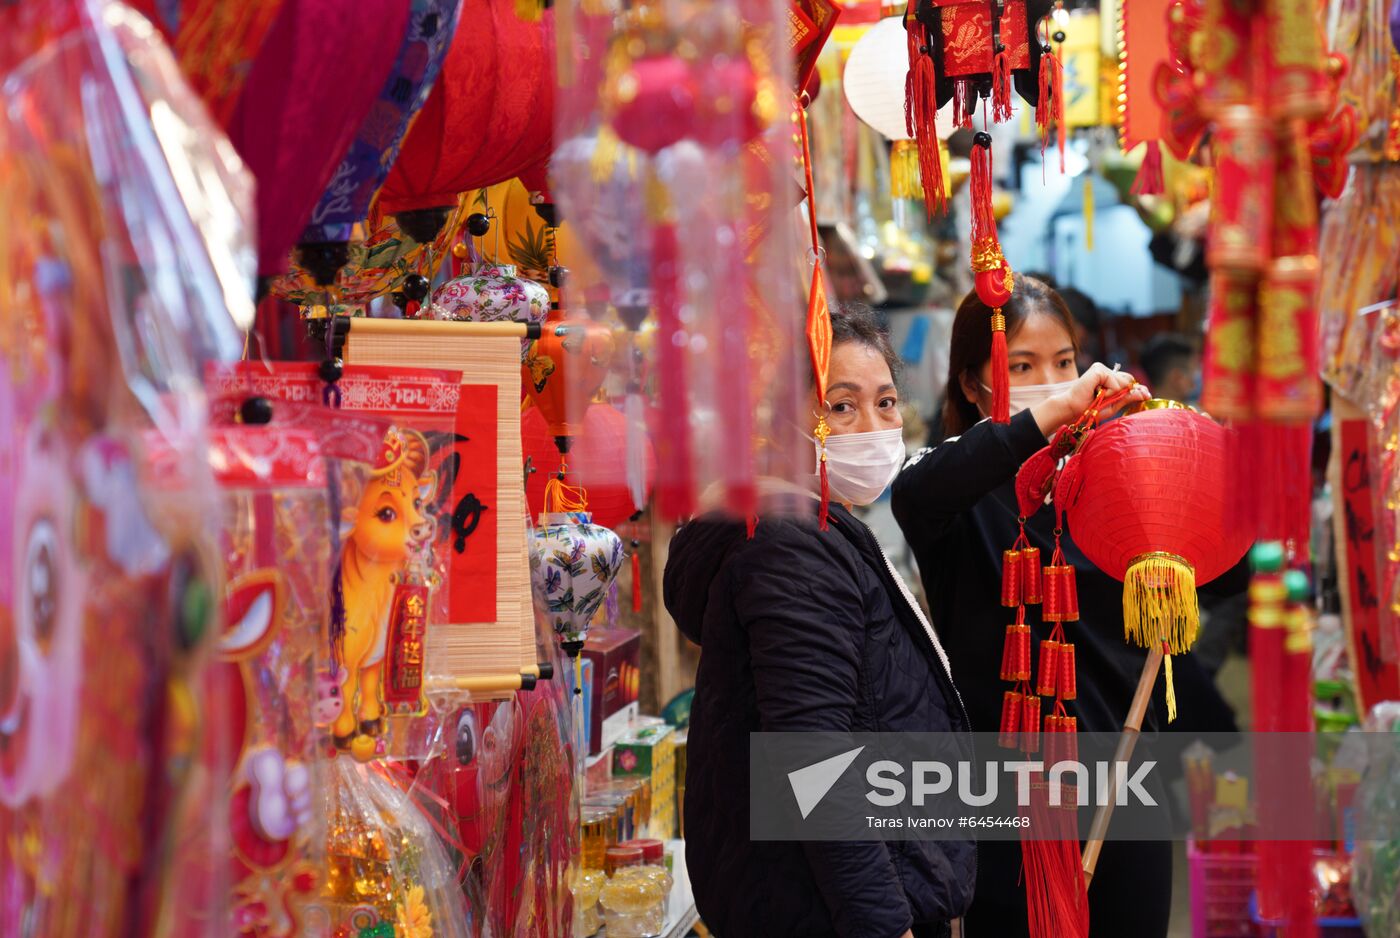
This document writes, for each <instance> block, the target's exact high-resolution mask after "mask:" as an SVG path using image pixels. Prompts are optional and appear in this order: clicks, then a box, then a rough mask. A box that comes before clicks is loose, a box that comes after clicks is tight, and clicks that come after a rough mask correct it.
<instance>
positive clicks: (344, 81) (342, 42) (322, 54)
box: [228, 0, 409, 276]
mask: <svg viewBox="0 0 1400 938" xmlns="http://www.w3.org/2000/svg"><path fill="white" fill-rule="evenodd" d="M408 12H409V5H408V3H407V2H405V0H365V2H364V3H362V4H360V5H358V6H357V7H356V9H355V15H354V16H346V15H345V11H344V10H343V9H342V6H341V4H340V3H339V2H337V0H299V2H295V3H287V4H285V5H284V6H283V8H282V10H281V12H280V13H279V14H278V16H277V20H276V22H275V23H274V24H273V25H272V29H271V30H270V31H269V33H268V35H267V38H266V39H265V40H264V41H263V44H262V49H261V51H260V52H259V53H258V57H257V60H256V61H255V62H254V63H253V67H252V71H251V72H250V73H249V75H248V80H247V82H246V83H245V84H244V86H243V91H242V93H241V95H240V96H239V99H238V105H237V108H236V109H235V111H234V113H233V117H232V118H231V120H230V121H229V124H228V132H229V138H230V139H231V140H232V141H233V144H234V146H235V147H237V148H238V152H239V154H240V155H241V156H242V157H243V161H244V162H245V163H247V164H248V168H249V169H250V170H252V172H253V175H254V177H255V178H256V179H257V182H258V188H257V218H258V273H259V274H262V275H264V276H271V275H276V274H280V273H282V272H283V271H285V270H286V269H287V267H288V264H289V258H288V252H289V251H290V250H291V247H292V245H293V244H294V243H295V242H296V240H297V236H298V235H300V234H301V231H302V229H303V228H305V227H306V223H307V221H308V220H309V218H310V216H311V211H312V209H313V208H314V207H315V205H316V201H317V199H319V198H320V196H321V193H322V192H323V191H325V188H326V183H327V182H328V181H329V180H330V178H331V174H332V173H334V172H335V168H336V167H337V166H338V165H340V161H341V160H342V159H343V158H344V156H345V154H346V151H347V150H348V149H349V148H350V143H351V141H352V140H354V138H355V133H356V131H357V130H358V129H359V127H360V124H361V123H362V122H363V120H364V117H365V115H366V114H367V113H368V112H369V109H370V107H371V106H373V104H374V100H375V98H376V97H378V95H379V91H380V89H381V88H382V87H383V85H384V79H385V77H386V76H387V75H388V73H389V69H390V68H391V67H392V66H393V64H394V59H395V57H396V55H397V53H398V50H399V46H400V44H401V43H402V41H403V35H404V29H405V27H406V26H407V23H408ZM367 22H370V23H373V24H374V28H373V29H365V28H364V24H365V23H367ZM337 266H339V265H337Z"/></svg>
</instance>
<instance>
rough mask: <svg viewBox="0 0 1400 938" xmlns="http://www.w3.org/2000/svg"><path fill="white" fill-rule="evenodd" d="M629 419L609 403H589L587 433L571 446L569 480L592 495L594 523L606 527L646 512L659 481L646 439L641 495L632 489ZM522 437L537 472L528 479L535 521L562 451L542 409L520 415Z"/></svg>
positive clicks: (585, 421) (527, 490)
mask: <svg viewBox="0 0 1400 938" xmlns="http://www.w3.org/2000/svg"><path fill="white" fill-rule="evenodd" d="M627 430H628V418H627V417H626V415H624V414H623V413H622V411H620V410H618V409H617V408H616V407H614V406H613V405H611V404H589V405H588V410H587V411H585V412H584V415H583V428H582V431H581V432H580V433H579V435H578V440H577V441H576V442H575V443H574V445H573V447H571V449H570V451H569V453H570V461H571V462H573V463H575V465H574V466H571V467H570V470H569V475H570V478H571V481H574V482H576V483H578V484H579V485H582V486H583V487H584V488H586V489H587V491H588V508H589V511H590V512H591V513H592V515H593V520H594V521H596V522H597V523H598V524H601V525H602V526H603V527H605V528H615V527H617V526H618V525H620V524H622V523H623V522H624V521H626V520H627V519H628V518H630V517H631V516H632V515H633V514H635V513H636V511H637V504H638V502H640V504H641V505H642V506H643V507H645V506H646V503H647V499H648V498H650V496H651V488H652V484H653V483H654V482H655V479H656V454H655V452H654V451H653V450H652V446H651V440H649V439H648V438H647V437H646V436H645V434H643V436H642V438H641V439H640V440H639V441H637V443H636V445H637V449H638V453H639V455H640V458H641V462H642V466H641V470H640V473H639V476H640V482H641V491H640V493H638V492H634V491H633V490H632V486H631V485H630V484H629V481H628V480H629V473H628V469H627V462H628V461H629V459H630V456H631V454H630V452H629V451H628V446H629V445H632V444H631V442H630V441H629V440H628V438H627ZM520 435H521V438H522V441H523V443H524V449H525V460H526V462H528V463H529V464H530V466H531V468H532V469H533V470H534V471H533V472H531V473H530V475H529V476H528V477H527V478H526V480H525V498H526V500H527V501H528V502H529V505H530V515H531V517H535V516H538V515H539V514H541V513H543V512H544V510H545V509H544V496H545V487H546V484H547V483H548V481H549V479H550V478H552V477H553V473H551V472H550V471H549V470H550V468H551V467H553V466H554V465H555V464H556V463H557V462H558V459H559V451H558V449H557V448H556V445H555V442H554V434H553V433H551V432H550V429H549V422H548V421H547V420H546V419H545V416H544V412H543V411H541V410H540V409H539V408H538V407H531V408H530V409H529V410H527V411H525V413H523V414H521V415H520Z"/></svg>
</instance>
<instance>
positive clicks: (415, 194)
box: [379, 0, 554, 213]
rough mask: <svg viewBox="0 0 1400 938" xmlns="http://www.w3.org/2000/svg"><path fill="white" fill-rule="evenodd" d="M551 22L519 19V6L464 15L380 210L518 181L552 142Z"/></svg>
mask: <svg viewBox="0 0 1400 938" xmlns="http://www.w3.org/2000/svg"><path fill="white" fill-rule="evenodd" d="M553 24H554V20H553V13H552V11H550V10H546V11H545V13H544V17H543V18H542V19H541V20H539V21H538V22H533V23H530V22H525V21H524V20H521V19H520V18H519V17H518V16H516V13H515V4H514V0H476V2H473V3H471V4H469V5H468V6H467V8H465V9H464V10H463V11H462V25H461V28H459V29H458V30H457V33H456V35H455V36H454V37H453V39H452V48H451V49H450V50H449V51H448V53H447V61H446V62H445V63H443V67H442V73H441V74H440V75H439V76H438V80H437V86H436V87H434V88H433V93H432V94H431V95H430V96H429V97H428V103H427V104H425V105H423V109H422V110H421V111H419V112H418V117H417V119H416V120H414V122H413V127H412V128H411V129H410V130H409V132H408V135H407V137H405V138H404V143H403V147H402V149H400V151H399V157H398V160H397V161H395V163H394V168H393V169H392V170H390V171H389V178H388V179H386V180H385V181H384V186H383V188H381V189H380V190H379V208H380V210H381V211H384V212H391V213H393V212H404V211H408V210H411V209H419V208H434V207H437V206H444V205H452V204H453V203H455V202H456V201H457V193H459V192H465V191H466V190H468V189H484V188H486V187H487V186H493V185H495V184H496V183H498V182H505V181H506V180H508V179H513V178H515V177H516V176H517V175H519V174H520V173H521V172H523V171H524V170H527V169H529V168H531V167H533V166H535V165H536V164H538V163H540V162H542V161H543V160H545V159H547V158H548V156H549V153H550V150H551V149H552V148H553V145H554V64H553V63H554V25H553Z"/></svg>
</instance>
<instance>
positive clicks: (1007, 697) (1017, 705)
mask: <svg viewBox="0 0 1400 938" xmlns="http://www.w3.org/2000/svg"><path fill="white" fill-rule="evenodd" d="M1021 700H1022V697H1021V695H1020V694H1019V693H1017V692H1016V691H1014V690H1009V691H1007V692H1006V693H1005V694H1003V695H1002V698H1001V732H1000V733H999V734H998V736H997V744H998V745H1000V746H1003V747H1005V748H1006V749H1015V748H1016V740H1017V737H1018V736H1020V731H1021Z"/></svg>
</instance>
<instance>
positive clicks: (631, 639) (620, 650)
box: [583, 628, 642, 755]
mask: <svg viewBox="0 0 1400 938" xmlns="http://www.w3.org/2000/svg"><path fill="white" fill-rule="evenodd" d="M641 651H642V633H641V632H638V631H637V630H636V629H612V628H593V629H590V630H589V632H588V641H587V642H585V643H584V646H583V657H584V660H585V661H591V662H592V664H593V683H592V687H593V699H592V701H590V703H589V705H588V706H589V708H590V710H591V713H590V715H589V731H588V751H589V752H590V753H592V754H593V755H597V754H598V753H600V752H602V751H603V749H604V748H605V747H606V746H607V745H608V744H609V742H610V740H608V739H606V738H604V736H605V733H604V729H603V724H604V721H607V720H608V719H609V717H612V716H614V715H615V714H617V713H620V712H621V711H623V710H624V709H626V708H627V707H628V705H629V704H635V703H636V701H637V691H638V690H639V684H640V678H641V671H640V670H639V668H638V664H639V660H640V657H641ZM634 711H635V708H634ZM627 721H628V718H626V717H624V718H622V719H620V720H612V721H611V722H610V723H609V724H608V727H609V733H608V734H606V735H611V736H614V737H616V736H617V735H620V732H621V730H622V729H623V728H625V727H626V725H627Z"/></svg>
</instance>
